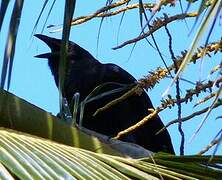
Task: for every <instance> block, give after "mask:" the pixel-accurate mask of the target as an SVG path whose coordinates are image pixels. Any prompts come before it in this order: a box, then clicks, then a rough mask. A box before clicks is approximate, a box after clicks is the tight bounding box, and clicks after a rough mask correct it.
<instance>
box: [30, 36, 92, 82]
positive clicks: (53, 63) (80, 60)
mask: <svg viewBox="0 0 222 180" xmlns="http://www.w3.org/2000/svg"><path fill="white" fill-rule="evenodd" d="M34 36H35V37H37V38H38V39H40V40H42V41H43V42H45V43H46V44H47V45H48V46H49V47H50V49H51V52H50V53H44V54H39V55H37V56H35V57H37V58H46V59H48V64H49V67H50V69H51V71H52V74H53V76H54V77H55V80H56V83H57V80H58V69H59V59H60V48H61V43H62V40H60V39H56V38H51V37H48V36H45V35H42V34H35V35H34ZM92 60H94V58H93V56H92V55H91V54H90V53H89V52H88V51H86V50H85V49H83V48H82V47H80V46H79V45H77V44H76V43H74V42H72V41H69V44H68V52H67V61H66V62H67V66H66V67H67V68H68V69H70V68H72V67H75V66H76V67H78V64H85V63H89V62H90V61H92Z"/></svg>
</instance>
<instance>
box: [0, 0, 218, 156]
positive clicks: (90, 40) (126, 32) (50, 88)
mask: <svg viewBox="0 0 222 180" xmlns="http://www.w3.org/2000/svg"><path fill="white" fill-rule="evenodd" d="M135 2H137V1H135ZM104 4H105V2H103V1H95V0H92V1H90V2H85V1H77V5H76V10H75V14H74V16H75V17H77V16H82V15H88V14H90V13H92V12H94V11H95V10H97V9H99V8H100V7H102V6H103V5H104ZM12 5H13V4H12V1H11V4H10V9H12ZM42 5H43V2H41V1H25V3H24V8H23V14H22V18H21V20H22V21H21V24H20V28H19V33H18V39H17V44H16V54H15V59H14V68H13V74H12V80H11V87H10V92H12V93H14V94H15V95H17V96H18V97H21V98H23V99H25V100H27V101H28V102H30V103H32V104H35V105H37V106H38V107H40V108H42V109H44V110H46V111H48V112H52V114H57V112H58V111H59V105H58V90H57V88H56V86H55V83H54V79H53V77H52V75H51V72H50V70H49V68H48V65H47V60H46V59H37V58H34V56H35V55H37V54H40V53H44V52H48V51H49V48H48V47H47V46H46V45H45V44H43V43H42V42H41V41H39V40H38V39H36V38H34V37H32V36H31V33H32V30H33V27H34V24H35V21H36V19H37V17H38V15H39V13H40V10H41V8H42ZM177 6H178V5H177ZM178 7H179V6H178ZM63 8H64V4H63V2H61V1H57V2H56V4H55V8H54V9H53V11H52V14H51V15H50V17H49V19H48V21H47V25H51V24H54V25H58V24H61V22H63V20H62V19H63ZM10 9H9V12H10ZM48 10H49V7H47V9H46V11H45V13H44V14H43V17H42V19H41V21H40V23H39V24H38V27H37V29H36V33H41V30H42V27H43V24H44V22H45V18H46V15H47V13H48ZM168 10H169V8H165V10H164V11H165V12H166V11H168ZM168 12H170V14H171V15H174V14H176V12H178V13H179V12H180V9H179V8H177V9H172V10H169V11H168ZM148 14H149V13H148ZM160 15H162V13H160ZM9 16H10V13H8V14H7V17H6V21H5V22H4V25H3V29H2V32H1V34H0V42H1V46H0V52H3V51H4V45H3V44H4V43H5V39H6V37H7V30H8V29H7V27H8V19H9ZM120 18H121V16H120V15H118V16H114V17H112V18H106V19H104V22H103V25H102V29H101V33H100V38H99V46H98V49H97V36H98V30H99V25H100V19H98V18H97V19H94V20H91V21H89V22H87V23H85V24H82V25H78V26H74V27H73V28H72V30H71V36H70V39H71V40H72V41H75V42H76V43H77V44H79V45H81V46H82V47H83V48H85V49H87V50H88V51H89V52H91V53H92V54H93V55H94V56H95V57H97V59H99V60H100V61H101V62H103V63H110V62H112V63H115V64H118V65H119V66H121V67H122V68H124V69H125V70H127V71H128V72H130V73H131V74H132V75H133V76H134V77H135V78H137V79H139V78H142V77H144V76H146V75H147V74H148V72H149V71H151V70H155V69H156V67H158V66H162V67H163V63H162V61H161V60H160V57H159V55H158V53H157V52H156V50H154V49H153V48H152V47H150V46H149V45H148V43H147V42H146V41H144V40H143V41H140V42H139V43H137V45H136V47H135V49H134V51H133V54H132V56H131V58H130V59H129V54H130V52H131V49H132V46H127V47H124V48H122V49H120V50H115V51H114V50H112V47H114V46H116V45H117V39H118V42H119V43H121V42H124V41H125V40H128V39H131V38H134V37H135V36H137V35H138V34H139V33H140V25H139V15H138V10H132V11H130V12H128V13H126V16H125V18H124V20H123V23H122V25H121V29H120V34H119V36H118V33H117V32H118V27H119V22H120ZM187 22H188V25H189V27H191V26H192V24H193V20H188V21H187ZM168 27H169V30H170V32H171V33H172V36H173V48H174V50H175V52H174V53H175V55H179V54H180V52H181V51H182V50H184V49H187V48H188V47H189V44H190V43H191V41H192V37H193V36H194V35H195V32H193V33H192V34H191V35H190V36H188V33H189V30H188V29H187V28H186V25H185V22H184V21H177V22H176V23H173V24H171V25H169V26H168ZM43 34H46V35H49V36H52V37H57V38H60V37H61V33H50V30H49V29H44V31H43ZM117 36H118V38H117ZM220 36H221V33H220V32H219V31H218V32H217V31H216V32H214V35H213V37H212V40H215V39H219V38H220ZM155 38H156V40H157V43H158V45H159V47H160V49H161V51H162V53H163V54H164V55H165V59H166V62H167V63H168V65H170V64H171V63H172V62H171V60H170V54H169V51H168V36H167V35H166V32H165V30H164V29H161V30H159V31H158V32H156V33H155ZM203 42H204V41H203ZM0 59H3V54H0ZM215 59H217V60H216V61H214V62H213V63H211V64H210V65H209V63H208V62H210V60H209V58H208V59H207V60H206V61H205V59H204V61H203V63H204V65H205V66H203V67H204V68H203V70H202V71H201V72H202V74H201V73H200V65H196V66H195V67H194V66H193V67H191V66H190V67H188V69H187V70H186V72H187V73H186V72H185V73H184V75H183V77H184V78H187V79H189V80H191V81H193V82H195V81H196V80H198V79H199V78H202V79H204V78H205V77H206V75H207V74H208V73H209V69H210V68H211V67H213V66H214V65H216V64H217V63H218V62H220V61H221V58H219V56H216V58H215ZM0 66H1V65H0ZM210 66H211V67H210ZM169 83H170V79H167V80H164V81H161V82H160V84H158V85H157V86H155V88H154V89H152V90H149V92H148V94H149V96H150V98H151V100H152V102H153V104H154V106H155V107H156V106H158V105H159V103H160V99H161V95H162V93H163V92H164V90H165V89H166V88H167V86H168V85H169ZM188 87H191V85H189V84H188V83H184V82H182V83H181V89H182V93H184V92H185V91H184V90H183V88H188ZM174 91H175V88H173V89H172V90H171V92H172V93H173V92H174ZM198 99H199V98H194V102H196V101H197V100H198ZM192 107H193V105H185V106H184V108H182V116H185V115H188V114H189V113H191V112H192V110H193V109H192ZM203 107H204V106H202V108H203ZM195 110H197V109H195ZM215 112H216V111H215ZM176 113H177V108H174V109H170V110H166V111H164V112H163V113H161V114H160V116H161V119H162V120H163V122H164V123H165V124H166V123H167V122H169V121H170V120H173V119H175V118H176V117H177V116H176ZM218 115H219V114H218V110H217V113H212V114H211V116H210V117H209V118H208V120H207V124H205V125H204V127H203V128H202V129H201V131H200V133H199V134H198V135H197V137H196V138H195V139H194V140H193V141H192V142H191V143H188V140H189V138H190V137H191V136H192V134H193V133H194V131H195V129H196V128H197V125H198V124H199V123H200V121H201V120H202V117H203V116H200V117H198V118H195V119H194V120H193V121H192V122H187V123H184V125H183V128H184V132H185V134H186V144H185V154H195V153H197V152H199V151H200V150H201V149H202V148H204V147H205V146H206V145H207V144H208V143H209V142H210V140H211V139H212V138H213V137H214V136H215V135H216V132H218V131H219V129H221V123H220V122H219V121H220V120H215V117H216V116H218ZM220 115H221V114H220ZM169 131H170V134H171V138H172V141H173V144H174V148H175V150H176V152H177V154H178V153H179V144H180V136H179V133H178V130H177V125H173V126H171V127H170V128H169ZM211 152H212V151H211ZM221 152H222V150H221V148H220V150H219V151H218V154H221Z"/></svg>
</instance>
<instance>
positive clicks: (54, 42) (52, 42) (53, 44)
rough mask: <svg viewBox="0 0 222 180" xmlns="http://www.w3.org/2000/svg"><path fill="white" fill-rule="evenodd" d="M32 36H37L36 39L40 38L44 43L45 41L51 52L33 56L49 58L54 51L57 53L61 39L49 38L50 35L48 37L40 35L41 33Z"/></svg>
mask: <svg viewBox="0 0 222 180" xmlns="http://www.w3.org/2000/svg"><path fill="white" fill-rule="evenodd" d="M34 36H35V37H37V38H38V39H40V40H41V41H43V42H44V43H46V44H47V45H48V46H49V47H50V49H51V51H52V53H44V54H39V55H36V56H35V57H37V58H50V57H52V55H53V54H54V53H56V54H57V53H58V52H59V51H60V45H61V40H59V39H55V38H51V37H48V36H45V35H42V34H35V35H34Z"/></svg>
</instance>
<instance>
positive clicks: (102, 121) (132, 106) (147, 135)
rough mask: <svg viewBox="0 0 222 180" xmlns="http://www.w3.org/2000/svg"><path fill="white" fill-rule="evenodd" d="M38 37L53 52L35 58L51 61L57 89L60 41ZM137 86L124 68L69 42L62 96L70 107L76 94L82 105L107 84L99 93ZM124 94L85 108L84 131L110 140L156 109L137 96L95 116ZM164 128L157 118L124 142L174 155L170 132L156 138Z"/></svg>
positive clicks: (42, 36) (138, 94)
mask: <svg viewBox="0 0 222 180" xmlns="http://www.w3.org/2000/svg"><path fill="white" fill-rule="evenodd" d="M35 36H36V37H37V38H39V39H40V40H42V41H43V42H45V43H46V44H47V45H48V46H49V47H50V48H51V53H45V54H41V55H38V56H36V57H38V58H47V59H48V64H49V67H50V69H51V72H52V75H53V76H54V79H55V83H56V85H57V87H58V79H59V77H58V76H59V75H58V69H59V68H58V67H59V54H60V53H59V51H60V45H61V40H60V39H55V38H51V37H48V36H45V35H41V34H36V35H35ZM107 82H112V83H107ZM135 82H136V79H135V78H134V77H133V76H132V75H130V74H129V73H128V72H126V71H125V70H123V69H122V68H121V67H119V66H117V65H115V64H111V63H108V64H102V63H100V62H99V61H98V60H96V59H95V58H94V57H93V56H92V55H91V54H90V53H89V52H88V51H86V50H85V49H83V48H82V47H80V46H79V45H77V44H75V43H74V42H71V41H69V46H68V54H67V65H66V72H65V82H64V92H63V96H64V97H65V98H66V99H67V101H68V104H69V105H70V104H72V98H73V95H74V94H75V93H76V92H79V93H80V101H83V100H84V99H85V98H86V97H87V96H88V95H89V94H90V93H91V92H92V91H93V89H95V88H96V87H97V86H99V85H102V84H104V83H107V85H106V86H104V88H101V90H100V93H101V92H105V91H110V90H113V89H116V88H119V87H120V85H119V84H125V85H127V84H133V83H135ZM125 92H127V91H126V90H125V91H122V92H118V93H113V94H110V95H108V96H104V97H102V98H100V99H98V100H94V101H91V102H90V103H88V104H86V106H85V110H84V116H83V124H82V125H83V127H86V128H88V129H90V130H94V131H96V132H98V133H101V134H105V135H108V136H115V135H116V134H117V133H118V132H120V131H122V130H124V129H126V128H128V127H129V126H131V125H133V124H135V123H137V122H138V121H139V120H141V119H142V118H144V117H145V116H147V115H148V114H149V112H148V109H149V108H153V105H152V103H151V101H150V99H149V97H148V95H147V94H146V92H145V91H142V92H141V93H137V94H134V95H132V96H131V97H128V98H127V99H125V100H123V101H122V102H119V103H117V104H115V105H114V106H112V107H110V108H109V109H107V110H105V111H102V112H99V113H98V114H97V115H96V116H93V114H94V113H95V111H96V110H97V109H98V108H101V107H103V106H104V105H105V104H107V103H108V102H110V101H112V100H114V99H115V98H118V97H120V96H121V95H122V94H124V93H125ZM71 108H72V107H71ZM162 127H164V125H163V123H162V122H161V120H160V118H159V117H158V116H157V117H155V118H153V119H151V120H150V121H149V122H147V123H146V124H145V125H144V126H142V127H140V128H138V129H137V130H134V131H133V132H131V133H129V134H127V135H126V136H125V137H123V138H122V139H121V140H123V141H127V142H132V143H136V144H138V145H141V146H143V147H144V148H146V149H148V150H151V151H153V152H159V151H163V152H168V153H172V154H174V150H173V146H172V143H171V139H170V135H169V133H168V131H167V130H165V131H164V132H162V133H160V134H158V135H155V133H156V132H157V131H158V130H160V129H161V128H162Z"/></svg>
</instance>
